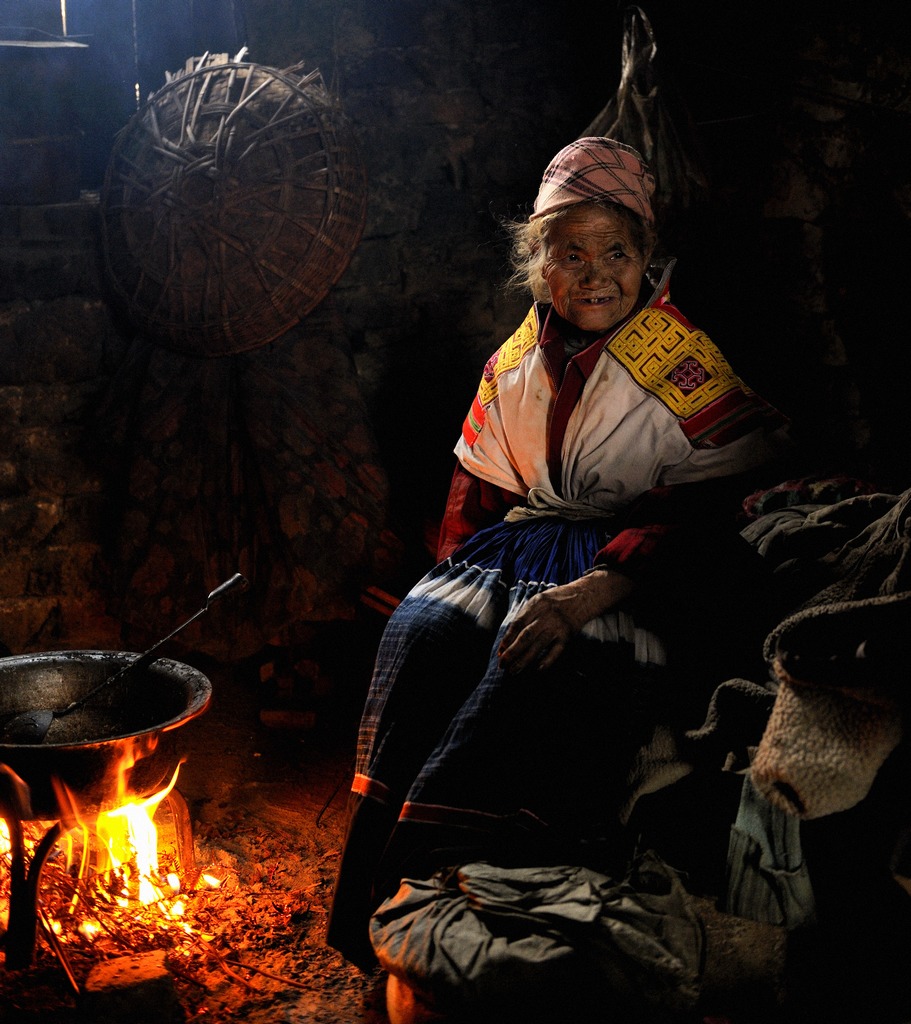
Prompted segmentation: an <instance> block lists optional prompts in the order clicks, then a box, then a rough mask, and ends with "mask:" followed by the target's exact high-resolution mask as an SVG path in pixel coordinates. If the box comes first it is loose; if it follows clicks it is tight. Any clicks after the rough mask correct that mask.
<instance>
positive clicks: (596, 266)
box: [583, 260, 612, 287]
mask: <svg viewBox="0 0 911 1024" xmlns="http://www.w3.org/2000/svg"><path fill="white" fill-rule="evenodd" d="M611 270H612V267H611V264H610V263H609V262H608V261H607V260H604V261H601V260H592V261H591V262H590V263H587V264H586V267H585V274H584V276H583V281H584V283H585V284H586V285H588V286H589V287H593V286H596V285H600V284H603V283H604V282H605V281H610V280H611V278H612V273H611Z"/></svg>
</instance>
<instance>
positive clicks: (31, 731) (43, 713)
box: [0, 572, 248, 744]
mask: <svg viewBox="0 0 911 1024" xmlns="http://www.w3.org/2000/svg"><path fill="white" fill-rule="evenodd" d="M247 586H248V584H247V580H246V578H245V577H244V576H242V575H241V574H240V573H239V572H236V573H235V574H234V575H233V576H232V577H231V578H230V579H229V580H225V582H224V583H222V584H220V585H219V586H217V587H216V588H215V589H214V590H213V591H212V592H211V593H210V594H209V595H208V597H207V598H206V603H205V604H204V605H203V606H202V608H200V609H199V611H198V612H196V613H195V614H194V615H191V616H190V618H189V619H187V621H186V622H184V623H182V624H181V625H180V626H178V627H177V629H175V630H174V631H173V632H172V633H168V635H167V636H166V637H163V638H162V639H161V640H159V641H158V643H156V644H153V645H152V646H151V647H150V648H149V649H148V650H147V651H146V652H145V653H144V654H140V656H139V657H138V658H136V659H134V660H133V661H131V662H130V663H129V664H128V665H124V666H123V668H121V669H119V670H118V671H117V672H115V673H114V674H113V675H112V676H108V678H107V679H105V680H104V681H103V682H101V683H99V685H98V686H96V687H95V688H94V689H92V690H89V692H88V693H86V694H83V696H81V697H79V698H77V699H76V700H74V701H73V702H72V703H70V704H67V706H66V707H64V708H56V709H55V708H44V709H39V710H37V711H20V712H18V713H17V714H14V715H13V716H12V717H11V718H8V719H7V721H6V722H5V723H4V725H3V728H2V729H0V743H34V744H37V743H43V742H44V738H45V736H47V732H48V729H50V727H51V723H52V722H53V721H54V719H55V718H62V717H63V716H64V715H68V714H70V713H71V712H73V711H76V710H77V709H78V708H81V707H82V705H83V704H85V703H86V702H87V701H89V700H91V699H92V697H94V696H95V695H96V694H97V693H100V692H101V691H102V690H104V689H107V687H109V686H110V685H111V684H112V683H115V682H117V680H119V679H123V677H124V676H125V675H126V674H127V673H128V672H136V671H137V670H139V669H142V668H145V667H146V666H147V665H149V664H150V663H151V662H152V661H155V660H156V658H155V651H157V650H158V648H159V647H161V646H162V645H163V644H166V643H167V642H168V641H169V640H170V639H171V638H172V637H175V636H177V634H178V633H179V632H181V630H184V629H186V628H187V626H189V625H190V623H191V622H195V621H196V620H197V619H198V618H199V617H200V615H202V614H203V613H204V612H206V611H208V609H209V605H210V604H211V603H212V602H213V601H216V600H217V599H218V598H220V597H223V596H224V595H225V594H227V593H228V591H230V590H236V589H237V588H241V589H243V590H246V588H247Z"/></svg>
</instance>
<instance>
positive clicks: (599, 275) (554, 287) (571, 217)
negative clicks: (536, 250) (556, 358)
mask: <svg viewBox="0 0 911 1024" xmlns="http://www.w3.org/2000/svg"><path fill="white" fill-rule="evenodd" d="M649 256H650V253H642V252H640V251H639V250H638V248H637V247H636V245H635V243H634V242H633V237H632V235H631V233H630V228H629V226H628V224H627V222H626V220H625V219H624V218H623V216H622V215H621V214H618V213H614V211H612V210H609V209H605V208H604V207H601V206H592V205H589V204H579V205H576V206H571V207H569V209H568V210H567V211H566V213H565V214H564V215H563V216H561V217H558V218H557V219H556V220H554V221H553V223H551V224H550V225H549V226H548V229H547V234H546V235H545V238H544V266H543V269H542V276H543V278H544V280H545V282H546V283H547V287H548V288H549V289H550V297H551V301H552V302H553V305H554V309H555V310H556V311H557V312H558V313H559V314H560V316H562V317H563V319H564V320H568V321H569V322H570V323H571V324H575V325H576V327H579V328H580V329H581V330H583V331H596V332H598V333H600V334H603V333H604V332H605V331H607V330H609V329H610V328H611V327H613V326H614V324H616V323H619V322H620V321H621V320H622V319H623V318H624V317H625V316H627V315H628V314H629V313H631V312H632V310H633V309H634V308H635V305H636V302H637V300H638V298H639V288H640V286H641V284H642V277H643V275H644V273H645V269H646V266H647V264H648V259H649Z"/></svg>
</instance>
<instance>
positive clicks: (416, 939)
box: [370, 851, 704, 1024]
mask: <svg viewBox="0 0 911 1024" xmlns="http://www.w3.org/2000/svg"><path fill="white" fill-rule="evenodd" d="M370 938H371V942H372V943H373V948H374V950H375V952H376V955H377V959H378V960H379V962H380V964H381V966H382V967H383V968H384V969H385V970H387V971H388V972H389V973H390V974H392V975H395V976H396V977H398V978H400V979H401V980H403V981H404V982H406V984H408V985H409V986H411V987H412V988H413V989H414V990H416V991H417V992H419V993H421V994H423V995H424V996H426V997H428V998H429V999H430V1001H431V1002H432V1005H433V1006H434V1008H435V1009H436V1010H438V1011H440V1012H442V1013H444V1014H446V1015H447V1017H451V1018H453V1019H457V1020H463V1019H464V1020H466V1021H467V1020H470V1021H472V1024H476V1022H481V1021H494V1020H496V1021H498V1022H504V1021H513V1020H515V1021H522V1022H523V1024H524V1022H526V1021H538V1020H540V1021H548V1022H551V1024H557V1022H562V1021H566V1022H569V1021H572V1022H573V1024H582V1022H584V1021H589V1020H591V1021H594V1020H598V1021H600V1022H608V1021H613V1020H616V1021H618V1022H621V1021H622V1022H623V1024H631V1022H642V1024H645V1022H646V1021H648V1022H649V1024H655V1022H658V1021H665V1020H668V1021H671V1020H674V1019H676V1018H677V1016H678V1015H681V1014H683V1013H684V1012H686V1011H689V1010H691V1009H692V1007H693V1005H694V1004H695V1002H696V999H697V997H698V994H699V989H700V982H701V976H702V964H703V951H704V937H703V932H702V925H701V922H700V920H699V918H698V916H697V914H696V912H695V910H694V909H693V907H692V903H691V901H690V899H689V897H688V895H687V893H686V891H685V890H684V888H683V886H682V885H681V883H680V881H679V879H678V877H677V875H676V873H675V872H674V871H673V870H672V869H671V868H669V867H668V866H667V865H666V864H664V862H663V861H662V860H661V859H660V858H659V857H658V856H657V855H656V854H655V853H653V852H651V851H649V852H646V853H644V854H642V855H641V856H640V857H638V858H637V859H636V860H635V861H634V863H633V864H632V866H631V867H630V869H629V871H628V873H627V875H626V877H625V878H624V879H623V880H622V881H619V882H617V881H614V880H612V879H611V878H609V877H607V876H606V875H603V874H599V873H598V872H596V871H592V870H589V869H588V868H585V867H579V866H567V865H559V866H553V867H522V868H503V867H497V866H494V865H492V864H489V863H485V862H477V863H471V864H465V865H462V866H460V867H458V868H453V869H450V870H446V871H440V872H438V873H437V874H435V875H434V876H433V877H431V878H429V879H426V880H416V879H406V880H404V881H403V882H402V884H401V887H400V888H399V891H398V892H397V893H396V894H395V896H393V897H391V898H390V899H388V900H386V901H385V902H384V903H383V904H382V905H381V906H380V907H379V908H378V910H377V912H376V914H375V915H374V917H373V918H372V920H371V922H370Z"/></svg>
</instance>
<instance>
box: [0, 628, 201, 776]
mask: <svg viewBox="0 0 911 1024" xmlns="http://www.w3.org/2000/svg"><path fill="white" fill-rule="evenodd" d="M141 656H142V655H141V654H140V653H138V652H136V651H114V650H101V649H93V648H86V649H81V650H65V651H37V652H35V653H34V654H11V655H7V656H6V657H2V658H0V671H2V669H3V668H4V667H5V666H10V665H12V666H14V665H16V664H22V665H25V664H29V665H33V664H35V663H36V662H38V663H41V662H55V661H57V662H62V663H64V664H65V663H67V662H86V661H88V662H92V661H97V662H107V663H109V664H111V666H112V668H113V670H114V671H116V669H118V668H121V667H123V665H126V664H128V663H129V661H135V660H136V659H137V658H140V657H141ZM159 663H163V665H164V666H165V667H172V668H173V669H175V675H177V676H184V675H186V676H187V677H188V678H194V679H196V680H198V681H199V683H200V684H201V685H200V686H199V687H198V690H197V691H196V697H195V699H193V700H189V699H188V701H187V708H186V709H185V711H183V712H181V713H180V714H178V715H176V716H174V717H172V718H169V719H167V720H166V721H164V722H158V723H156V724H155V725H152V726H149V727H148V728H145V729H136V730H133V731H132V732H122V733H118V734H117V735H116V736H105V737H103V738H99V739H86V740H84V741H83V742H81V743H73V742H67V743H53V742H42V743H0V752H2V751H4V750H17V751H21V750H38V749H44V750H58V751H66V750H73V751H80V750H82V751H84V750H85V749H86V748H88V747H95V748H97V747H105V746H117V745H121V744H122V743H123V741H124V740H128V739H134V738H137V737H143V736H153V735H156V734H160V733H164V732H170V731H172V730H173V729H177V728H179V727H181V726H183V725H186V724H187V723H188V722H191V721H193V719H195V718H198V717H199V716H200V715H202V714H203V713H204V712H206V711H207V710H208V708H209V705H210V704H211V702H212V682H211V680H210V679H209V677H208V676H207V675H206V674H205V673H204V672H203V671H201V670H200V669H198V668H196V667H194V666H193V665H188V664H187V663H186V662H185V661H178V660H176V659H174V658H166V657H161V658H155V660H154V661H152V662H150V664H149V666H148V667H149V668H151V667H152V666H153V665H158V664H159ZM100 681H101V680H99V682H100ZM187 696H188V698H189V697H190V694H188V695H187ZM23 710H24V711H28V710H37V709H28V708H26V709H23ZM19 713H20V712H17V711H10V712H7V713H6V714H9V715H15V714H19ZM2 761H3V758H2V756H0V762H2Z"/></svg>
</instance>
